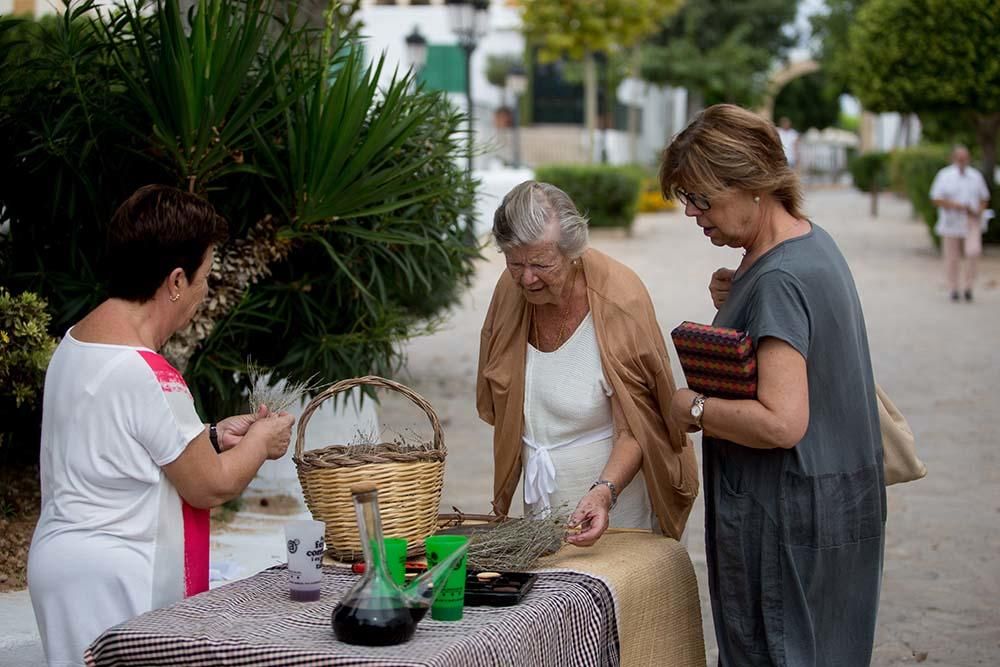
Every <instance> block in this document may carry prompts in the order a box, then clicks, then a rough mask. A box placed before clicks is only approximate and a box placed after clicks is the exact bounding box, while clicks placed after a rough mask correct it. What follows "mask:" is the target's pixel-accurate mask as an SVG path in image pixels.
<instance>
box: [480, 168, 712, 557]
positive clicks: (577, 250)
mask: <svg viewBox="0 0 1000 667" xmlns="http://www.w3.org/2000/svg"><path fill="white" fill-rule="evenodd" d="M493 237H494V240H495V241H496V244H497V245H498V246H499V248H500V250H501V251H502V252H503V253H504V255H505V257H506V260H507V270H506V271H505V272H504V273H503V275H501V276H500V280H499V281H498V282H497V285H496V288H495V291H494V293H493V300H492V302H491V303H490V308H489V312H488V313H487V315H486V321H485V323H484V324H483V330H482V338H481V341H480V352H479V373H478V378H477V407H478V410H479V415H480V417H481V418H482V419H483V420H484V421H486V422H487V423H489V424H491V425H492V426H493V427H494V432H493V458H494V483H493V493H494V500H493V506H494V510H495V511H496V512H497V513H498V514H506V513H507V512H508V511H509V508H510V503H511V498H512V497H513V495H514V492H515V490H516V488H517V485H518V482H519V481H521V477H522V475H521V473H522V471H523V472H524V475H523V477H524V486H523V493H524V501H525V510H526V511H527V512H528V513H548V512H549V511H551V510H552V509H554V508H559V507H561V506H563V505H567V506H569V507H572V506H575V507H576V510H575V511H574V512H573V515H572V517H571V518H570V524H571V525H574V526H578V527H579V528H580V532H579V533H578V534H576V535H573V536H571V537H570V538H569V541H570V542H572V543H574V544H576V545H578V546H590V545H592V544H594V543H595V542H596V541H597V540H598V538H600V536H601V535H602V534H603V533H604V531H605V530H606V529H607V528H608V526H609V525H611V526H614V527H621V528H647V529H652V530H654V531H657V532H662V533H663V534H665V535H669V536H671V537H674V538H677V539H679V538H680V536H681V533H682V532H683V530H684V525H685V523H686V522H687V518H688V514H689V512H690V510H691V505H692V504H693V502H694V498H695V496H696V495H697V493H698V474H697V463H696V460H695V456H694V452H693V450H692V448H691V446H690V441H689V439H688V437H687V435H686V434H685V433H684V431H683V430H682V429H681V428H679V426H678V425H677V424H675V423H673V421H672V420H671V418H670V417H669V415H670V400H671V396H672V395H673V393H674V389H675V385H674V378H673V374H672V372H671V369H670V360H669V358H668V356H667V349H666V345H665V344H664V340H663V334H662V333H661V331H660V328H659V326H658V324H657V322H656V313H655V312H654V311H653V304H652V302H651V300H650V298H649V294H648V292H647V291H646V287H645V286H644V285H643V283H642V281H641V280H639V277H638V276H636V275H635V273H634V272H632V271H631V270H630V269H629V268H627V267H626V266H624V265H622V264H620V263H619V262H617V261H615V260H614V259H612V258H611V257H608V256H607V255H605V254H603V253H601V252H599V251H597V250H594V249H593V248H588V247H587V241H588V234H587V219H586V218H585V217H583V216H581V215H580V213H579V212H578V211H577V208H576V206H575V205H574V203H573V201H572V200H571V199H570V197H569V196H568V195H567V194H566V193H565V192H563V191H562V190H560V189H559V188H557V187H555V186H553V185H549V184H547V183H537V182H535V181H527V182H525V183H521V184H520V185H518V186H517V187H515V188H514V189H513V190H512V191H511V192H510V193H508V194H507V196H506V197H505V198H504V200H503V202H502V203H501V204H500V207H499V208H498V209H497V211H496V215H495V217H494V221H493Z"/></svg>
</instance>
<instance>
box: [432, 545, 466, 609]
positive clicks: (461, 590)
mask: <svg viewBox="0 0 1000 667" xmlns="http://www.w3.org/2000/svg"><path fill="white" fill-rule="evenodd" d="M468 542H469V538H468V537H465V536H464V535H431V536H430V537H428V538H426V539H425V540H424V547H426V549H427V567H429V568H431V567H434V566H435V565H437V564H438V563H440V562H441V561H442V560H444V559H445V558H447V557H448V556H449V555H451V554H452V553H454V552H455V550H456V549H458V548H459V547H462V546H465V545H466V544H468ZM464 606H465V556H464V555H463V556H462V558H461V559H460V560H459V561H458V562H457V563H455V565H454V566H453V567H452V568H451V572H450V573H448V578H447V579H446V580H445V582H444V586H443V587H442V590H441V591H439V592H438V594H437V597H435V598H434V603H433V604H432V605H431V618H433V619H434V620H435V621H460V620H462V607H464Z"/></svg>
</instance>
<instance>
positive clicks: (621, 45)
mask: <svg viewBox="0 0 1000 667" xmlns="http://www.w3.org/2000/svg"><path fill="white" fill-rule="evenodd" d="M677 4H678V3H677V2H676V0H669V1H664V0H604V1H603V2H594V1H593V0H532V2H525V3H522V11H521V21H522V30H523V31H524V34H525V36H526V37H527V38H528V40H529V41H530V42H531V43H532V44H533V45H535V46H538V47H539V49H540V50H539V56H540V59H541V60H542V62H552V61H555V60H558V59H559V58H561V57H564V56H565V57H567V58H569V59H570V60H583V57H584V56H585V55H587V54H588V53H612V52H614V51H617V50H619V49H630V48H632V47H634V46H636V45H638V44H639V43H640V42H641V41H642V40H644V39H646V38H647V37H648V36H649V35H651V34H653V33H655V32H656V31H657V29H658V28H659V26H660V22H661V21H662V20H663V19H664V18H666V17H667V16H669V15H670V14H671V13H672V12H674V11H675V10H676V7H677Z"/></svg>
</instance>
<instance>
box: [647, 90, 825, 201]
mask: <svg viewBox="0 0 1000 667" xmlns="http://www.w3.org/2000/svg"><path fill="white" fill-rule="evenodd" d="M727 188H737V189H739V190H743V191H745V192H751V193H753V194H757V195H760V194H770V195H771V196H773V197H774V198H775V199H776V200H777V201H778V202H779V203H781V205H782V206H784V207H785V210H786V211H788V212H789V213H790V214H792V215H793V216H795V217H796V218H805V217H806V216H805V213H804V212H803V210H802V186H801V185H800V183H799V177H798V176H797V175H796V173H795V172H794V171H793V170H792V168H791V167H789V166H788V160H787V159H786V158H785V151H784V149H783V148H782V146H781V140H780V139H779V138H778V132H777V130H776V129H775V128H774V125H772V124H771V123H770V122H768V121H766V120H764V119H763V118H761V117H760V116H758V115H757V114H755V113H753V112H750V111H747V110H746V109H743V108H741V107H738V106H735V105H733V104H716V105H714V106H710V107H708V108H707V109H705V110H704V111H702V112H701V113H699V114H698V115H697V116H695V118H694V120H693V121H691V124H690V125H688V126H687V127H686V128H685V129H684V131H683V132H681V133H680V134H678V135H677V136H676V137H674V140H673V141H671V142H670V145H669V146H667V147H666V149H664V151H663V158H662V160H661V161H660V189H661V191H662V192H663V196H664V197H666V198H667V199H676V198H677V190H678V189H682V190H685V191H687V192H692V193H697V194H700V195H703V196H705V197H707V198H708V199H709V201H711V199H712V198H713V197H717V196H719V195H720V194H722V192H723V191H724V190H726V189H727Z"/></svg>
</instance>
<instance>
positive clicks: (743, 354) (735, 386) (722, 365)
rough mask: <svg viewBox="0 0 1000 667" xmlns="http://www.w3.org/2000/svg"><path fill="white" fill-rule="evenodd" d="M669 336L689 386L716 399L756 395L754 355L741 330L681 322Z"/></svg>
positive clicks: (750, 344) (747, 336) (749, 341)
mask: <svg viewBox="0 0 1000 667" xmlns="http://www.w3.org/2000/svg"><path fill="white" fill-rule="evenodd" d="M670 338H671V339H672V340H673V341H674V347H675V348H677V357H678V359H679V360H680V362H681V368H683V369H684V375H685V377H686V378H687V384H688V387H689V388H690V389H692V390H694V391H697V392H698V393H701V394H705V395H706V396H715V397H717V398H756V396H757V357H756V355H755V354H754V350H753V340H752V339H751V338H750V336H749V335H748V334H747V333H746V332H745V331H737V330H736V329H726V328H723V327H713V326H710V325H707V324H697V323H695V322H683V323H681V324H680V326H678V327H677V328H676V329H674V330H673V331H671V332H670Z"/></svg>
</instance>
